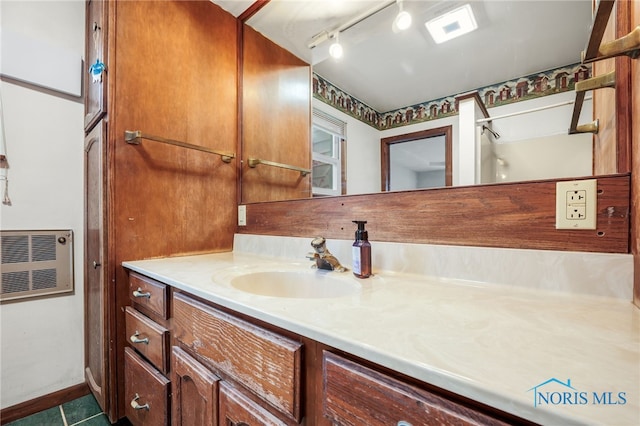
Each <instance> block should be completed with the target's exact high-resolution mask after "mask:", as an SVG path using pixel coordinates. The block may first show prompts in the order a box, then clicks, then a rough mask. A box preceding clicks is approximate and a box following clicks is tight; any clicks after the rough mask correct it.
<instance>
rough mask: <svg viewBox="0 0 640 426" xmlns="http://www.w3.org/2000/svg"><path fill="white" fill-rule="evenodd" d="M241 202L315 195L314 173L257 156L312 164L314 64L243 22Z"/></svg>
mask: <svg viewBox="0 0 640 426" xmlns="http://www.w3.org/2000/svg"><path fill="white" fill-rule="evenodd" d="M242 44H243V60H242V92H243V93H242V160H243V163H242V172H241V174H240V179H241V180H242V185H241V186H242V194H241V202H242V203H255V202H259V201H277V200H287V199H291V198H303V197H310V196H311V175H307V176H304V177H303V176H301V174H300V172H296V171H293V170H286V169H281V168H275V167H271V166H266V165H259V166H257V167H256V168H250V167H249V166H248V164H247V158H249V157H254V158H260V159H263V160H268V161H274V162H277V163H283V164H289V165H292V166H297V167H302V168H305V169H310V168H311V67H310V66H309V64H307V63H305V62H303V61H302V60H300V59H299V58H297V57H296V56H295V55H293V54H291V53H290V52H288V51H286V50H285V49H283V48H282V47H280V46H278V45H276V44H275V43H273V42H272V41H270V40H268V39H267V38H265V37H264V36H263V35H262V34H260V33H258V32H257V31H255V30H254V29H253V28H251V27H249V26H247V25H243V41H242Z"/></svg>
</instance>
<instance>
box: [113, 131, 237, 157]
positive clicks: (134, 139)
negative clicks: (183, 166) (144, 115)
mask: <svg viewBox="0 0 640 426" xmlns="http://www.w3.org/2000/svg"><path fill="white" fill-rule="evenodd" d="M141 139H147V140H150V141H155V142H160V143H166V144H168V145H175V146H179V147H182V148H187V149H194V150H196V151H202V152H207V153H209V154H215V155H219V156H220V158H221V159H222V161H224V162H225V163H230V162H231V160H233V159H234V158H235V157H236V154H234V153H230V152H222V151H216V150H214V149H210V148H206V147H204V146H200V145H193V144H190V143H187V142H181V141H176V140H173V139H167V138H163V137H160V136H152V135H148V134H146V133H142V132H141V131H140V130H125V132H124V140H125V142H127V143H128V144H131V145H139V144H140V140H141Z"/></svg>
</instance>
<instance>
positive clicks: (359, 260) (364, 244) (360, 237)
mask: <svg viewBox="0 0 640 426" xmlns="http://www.w3.org/2000/svg"><path fill="white" fill-rule="evenodd" d="M353 223H355V224H357V225H358V230H357V231H356V240H355V241H354V243H353V247H352V250H353V275H355V276H356V277H358V278H369V277H370V276H371V243H369V233H368V232H367V231H366V229H364V225H365V224H366V223H367V221H366V220H354V221H353Z"/></svg>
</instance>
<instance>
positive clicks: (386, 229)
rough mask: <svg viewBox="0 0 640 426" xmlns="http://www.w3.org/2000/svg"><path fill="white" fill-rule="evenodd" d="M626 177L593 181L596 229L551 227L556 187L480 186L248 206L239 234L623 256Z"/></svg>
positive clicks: (626, 244) (626, 239) (548, 183)
mask: <svg viewBox="0 0 640 426" xmlns="http://www.w3.org/2000/svg"><path fill="white" fill-rule="evenodd" d="M629 184H630V177H629V175H614V176H608V177H600V178H598V218H597V224H598V225H597V229H596V230H580V231H577V230H557V229H555V193H556V184H555V181H536V182H525V183H515V184H499V185H477V186H465V187H454V188H439V189H428V190H419V191H404V192H390V193H379V194H369V195H351V196H342V197H327V198H316V199H306V200H292V201H280V202H273V203H257V204H249V205H247V226H242V227H239V228H238V232H239V233H246V234H262V235H286V236H295V237H308V238H312V237H313V236H316V235H322V236H324V237H326V238H337V239H352V238H353V235H354V229H355V228H354V227H355V225H354V224H353V223H351V221H352V220H356V219H357V220H366V221H368V223H367V229H368V230H369V238H370V240H372V241H391V242H407V243H426V244H450V245H470V246H486V247H512V248H522V249H542V250H568V251H595V252H609V253H628V250H629V232H628V230H629Z"/></svg>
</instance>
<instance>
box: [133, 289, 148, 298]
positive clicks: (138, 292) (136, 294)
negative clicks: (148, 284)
mask: <svg viewBox="0 0 640 426" xmlns="http://www.w3.org/2000/svg"><path fill="white" fill-rule="evenodd" d="M133 297H146V298H147V299H151V293H149V292H147V293H143V292H142V289H141V288H140V287H138V289H137V290H134V291H133Z"/></svg>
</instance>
